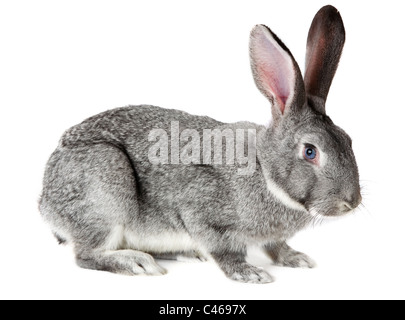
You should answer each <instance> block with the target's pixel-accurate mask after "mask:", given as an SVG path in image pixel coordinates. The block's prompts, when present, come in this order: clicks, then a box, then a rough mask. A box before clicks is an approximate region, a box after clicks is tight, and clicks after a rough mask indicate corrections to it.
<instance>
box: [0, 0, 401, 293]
mask: <svg viewBox="0 0 405 320" xmlns="http://www.w3.org/2000/svg"><path fill="white" fill-rule="evenodd" d="M325 4H328V2H325V1H299V0H298V1H287V0H283V1H271V0H266V1H256V0H249V1H235V0H234V1H223V0H222V1H208V0H205V1H198V2H197V1H174V0H171V1H152V0H149V1H100V0H97V1H82V0H80V1H72V0H71V1H2V2H1V3H0V107H1V126H0V130H1V132H0V137H1V149H0V150H1V157H0V161H1V165H0V170H1V177H0V179H1V180H0V181H1V182H0V183H1V207H0V212H1V221H0V255H1V256H0V298H2V299H6V298H8V299H10V298H36V299H45V298H46V299H61V298H64V299H66V298H67V299H83V298H87V299H104V298H110V299H197V298H198V299H335V298H336V299H373V298H402V299H403V298H405V293H404V292H405V290H404V287H405V277H404V265H405V258H404V249H403V245H404V242H405V207H404V200H403V199H404V191H405V190H404V189H405V188H404V184H403V182H404V179H405V174H404V156H405V153H404V150H405V147H404V138H405V130H404V127H405V126H404V114H405V112H404V107H405V106H404V74H405V68H404V62H403V57H404V56H405V50H404V46H403V44H402V43H403V31H404V30H405V22H404V18H403V15H402V12H403V10H402V9H401V8H403V4H402V2H400V1H370V0H368V1H336V0H335V1H334V3H333V4H334V5H335V6H336V7H337V8H338V9H339V10H340V12H341V14H342V17H343V20H344V22H345V26H346V32H347V41H346V46H345V50H344V53H343V56H342V60H341V63H340V67H339V69H338V72H337V75H336V78H335V80H334V83H333V84H332V88H331V91H330V95H329V98H328V103H327V112H328V113H329V115H330V116H331V118H332V119H333V120H334V122H335V123H336V124H338V125H340V126H341V127H342V128H344V129H345V130H346V131H347V132H348V133H349V134H350V135H351V137H352V138H353V141H354V150H355V153H356V155H357V160H358V165H359V169H360V174H361V184H362V186H363V192H364V205H365V208H363V209H361V210H359V211H357V212H356V214H355V215H353V216H349V217H345V218H341V219H339V220H336V221H333V222H328V223H324V224H323V225H322V226H316V227H315V228H312V227H311V228H309V229H307V230H305V231H304V232H301V233H300V234H298V235H297V236H296V237H295V238H294V239H292V240H291V245H292V246H293V247H295V248H296V249H299V250H302V251H304V252H306V253H307V254H309V255H310V256H312V257H313V258H314V259H315V260H316V261H317V262H318V268H316V269H314V270H295V269H286V268H278V267H274V266H272V264H271V262H270V261H268V260H265V259H264V258H263V257H262V256H258V255H257V254H256V257H253V258H252V259H253V260H254V262H255V263H258V264H260V265H262V266H264V267H265V268H266V269H267V270H269V271H270V272H271V273H272V274H273V275H274V276H275V277H276V280H277V281H276V282H275V283H273V284H269V285H251V284H239V283H236V282H232V281H230V280H228V279H227V278H225V276H224V275H223V274H222V272H221V271H220V270H219V268H218V267H217V266H216V265H215V264H214V263H212V262H208V263H200V264H199V263H180V262H162V265H163V266H164V267H166V268H167V269H168V271H169V273H168V275H166V276H163V277H144V276H140V277H126V276H119V275H113V274H109V273H103V272H95V271H88V270H82V269H79V268H78V267H76V266H75V263H74V259H73V254H72V252H71V249H69V248H67V247H62V246H58V245H57V244H56V241H55V239H54V238H53V236H52V235H51V232H50V231H49V229H48V227H47V226H46V225H45V224H44V223H43V221H42V220H41V217H40V215H39V212H38V210H37V199H38V196H39V194H40V190H41V179H42V175H43V170H44V166H45V163H46V161H47V158H48V157H49V155H50V153H51V152H52V151H53V149H54V148H55V147H56V145H57V143H58V140H59V137H60V136H61V134H62V133H63V131H64V130H65V129H67V128H68V127H70V126H72V125H74V124H76V123H79V122H81V121H82V120H84V119H85V118H87V117H89V116H91V115H94V114H96V113H99V112H101V111H104V110H106V109H111V108H114V107H120V106H124V105H128V104H142V103H147V104H154V105H159V106H162V107H167V108H177V109H182V110H186V111H188V112H190V113H194V114H204V115H209V116H211V117H213V118H216V119H219V120H222V121H227V122H233V121H238V120H250V121H256V122H259V123H266V122H268V121H269V119H270V106H269V103H268V102H267V101H266V100H265V99H264V98H263V97H262V96H261V94H260V93H259V92H258V90H257V89H256V87H255V85H254V83H253V80H252V77H251V74H250V66H249V60H248V37H249V32H250V30H251V28H252V27H253V26H254V25H255V24H258V23H264V24H267V25H269V26H270V27H271V28H272V30H273V31H274V32H276V33H277V34H278V35H279V36H280V38H281V39H282V40H283V41H284V42H285V43H286V45H287V46H288V47H289V48H290V50H291V51H292V52H293V54H294V55H295V58H296V60H297V61H298V63H299V64H300V65H301V66H303V64H304V57H305V45H306V35H307V32H308V28H309V26H310V23H311V21H312V18H313V16H314V14H315V13H316V12H317V10H318V9H320V8H321V7H322V6H323V5H325Z"/></svg>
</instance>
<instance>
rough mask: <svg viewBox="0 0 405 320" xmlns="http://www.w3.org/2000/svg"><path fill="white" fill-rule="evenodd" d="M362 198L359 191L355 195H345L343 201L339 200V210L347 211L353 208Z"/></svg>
mask: <svg viewBox="0 0 405 320" xmlns="http://www.w3.org/2000/svg"><path fill="white" fill-rule="evenodd" d="M362 200H363V198H362V196H361V193H360V192H358V193H357V192H356V193H355V195H353V196H351V197H347V198H346V199H345V200H344V201H342V202H341V204H340V210H341V211H342V212H349V211H351V210H354V209H356V208H357V207H358V206H359V205H360V203H361V201H362Z"/></svg>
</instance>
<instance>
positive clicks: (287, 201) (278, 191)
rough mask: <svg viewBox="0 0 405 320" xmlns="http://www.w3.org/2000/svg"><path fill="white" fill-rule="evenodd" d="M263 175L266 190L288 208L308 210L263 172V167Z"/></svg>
mask: <svg viewBox="0 0 405 320" xmlns="http://www.w3.org/2000/svg"><path fill="white" fill-rule="evenodd" d="M263 175H264V179H265V180H266V186H267V190H268V191H269V192H270V193H271V194H272V195H273V196H275V197H276V199H277V200H278V201H280V202H281V203H282V204H284V205H285V206H286V207H288V208H290V209H293V210H299V211H304V212H308V211H307V209H305V207H304V206H303V205H302V204H301V203H299V202H298V201H295V200H294V199H293V198H291V197H290V195H289V194H288V193H287V192H285V191H284V190H283V189H282V188H281V187H280V186H278V185H277V183H276V182H275V181H273V179H271V178H270V175H269V174H267V172H265V169H264V168H263Z"/></svg>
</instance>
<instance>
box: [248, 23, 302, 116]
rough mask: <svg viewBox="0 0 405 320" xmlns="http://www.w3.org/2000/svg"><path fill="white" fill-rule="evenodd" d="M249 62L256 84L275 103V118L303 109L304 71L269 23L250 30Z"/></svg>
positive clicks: (273, 104) (273, 105)
mask: <svg viewBox="0 0 405 320" xmlns="http://www.w3.org/2000/svg"><path fill="white" fill-rule="evenodd" d="M249 48H250V64H251V67H252V72H253V78H254V80H255V82H256V85H257V87H258V88H259V90H260V91H261V93H263V95H264V96H266V97H267V99H269V100H270V102H271V103H272V113H273V120H274V121H275V122H279V120H280V119H282V118H283V117H284V116H287V115H289V114H291V112H293V111H297V110H300V109H301V107H302V106H303V105H304V104H305V101H306V95H305V87H304V81H303V79H302V75H301V71H300V69H299V67H298V65H297V63H296V62H295V60H294V58H293V56H292V54H291V52H290V51H289V50H288V48H287V47H286V46H285V45H284V43H282V42H281V40H280V39H279V38H278V37H277V36H276V35H275V34H274V33H273V32H272V31H271V30H270V29H269V28H268V27H266V26H264V25H257V26H256V27H254V28H253V30H252V32H251V34H250V47H249Z"/></svg>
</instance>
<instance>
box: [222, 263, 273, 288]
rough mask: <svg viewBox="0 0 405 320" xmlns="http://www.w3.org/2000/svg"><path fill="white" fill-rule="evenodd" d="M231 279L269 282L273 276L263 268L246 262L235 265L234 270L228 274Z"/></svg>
mask: <svg viewBox="0 0 405 320" xmlns="http://www.w3.org/2000/svg"><path fill="white" fill-rule="evenodd" d="M230 278H231V279H232V280H236V281H239V282H246V283H271V282H274V279H273V277H272V276H271V275H270V274H269V273H267V272H266V271H265V270H263V269H260V268H257V267H255V266H252V265H250V264H248V263H244V264H240V265H238V266H236V267H235V272H234V273H233V274H231V275H230Z"/></svg>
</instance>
